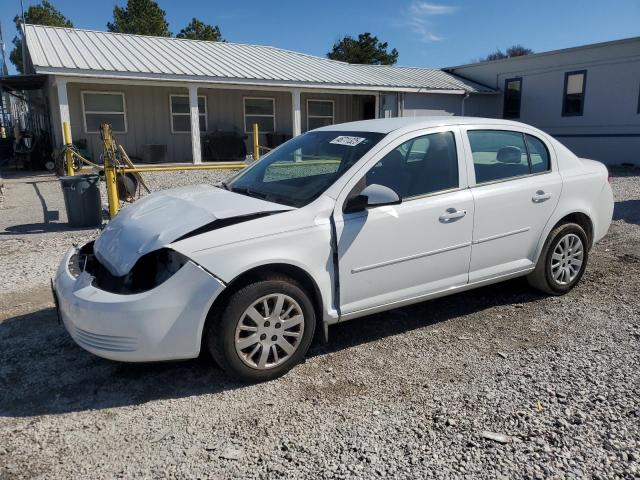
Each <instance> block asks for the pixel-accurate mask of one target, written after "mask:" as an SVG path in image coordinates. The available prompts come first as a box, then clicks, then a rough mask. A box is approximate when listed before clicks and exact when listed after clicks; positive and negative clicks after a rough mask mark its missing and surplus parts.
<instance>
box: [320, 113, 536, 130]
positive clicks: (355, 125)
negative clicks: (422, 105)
mask: <svg viewBox="0 0 640 480" xmlns="http://www.w3.org/2000/svg"><path fill="white" fill-rule="evenodd" d="M448 125H504V126H511V127H524V126H527V125H525V124H523V123H520V122H514V121H511V120H502V119H500V118H481V117H458V116H451V115H449V116H444V115H443V116H425V117H396V118H376V119H374V120H360V121H357V122H347V123H338V124H335V125H328V126H326V127H321V128H318V129H317V130H316V131H342V132H378V133H391V132H393V131H396V130H417V129H420V128H431V127H442V126H448Z"/></svg>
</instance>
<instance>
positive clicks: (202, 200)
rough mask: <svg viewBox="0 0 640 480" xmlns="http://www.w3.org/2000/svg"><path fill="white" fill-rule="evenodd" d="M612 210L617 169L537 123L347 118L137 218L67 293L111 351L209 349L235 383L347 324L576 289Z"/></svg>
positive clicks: (61, 291)
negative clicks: (489, 289) (449, 301)
mask: <svg viewBox="0 0 640 480" xmlns="http://www.w3.org/2000/svg"><path fill="white" fill-rule="evenodd" d="M612 213H613V196H612V193H611V188H610V185H609V182H608V174H607V169H606V168H605V167H604V166H603V165H602V164H600V163H598V162H595V161H591V160H585V159H581V158H578V157H576V156H575V155H574V154H573V153H571V152H570V151H569V150H568V149H567V148H566V147H564V146H563V145H562V144H561V143H559V142H557V141H556V140H554V139H553V138H552V137H550V136H549V135H547V134H545V133H544V132H542V131H540V130H537V129H535V128H533V127H530V126H528V125H524V124H521V123H517V122H511V121H504V120H496V119H482V118H464V117H423V118H392V119H379V120H369V121H362V122H354V123H346V124H342V125H332V126H328V127H324V128H320V129H317V130H313V131H311V132H308V133H306V134H304V135H301V136H299V137H296V138H294V139H292V140H290V141H288V142H287V143H285V144H283V145H281V146H280V147H278V148H277V149H276V150H274V151H272V152H271V153H270V154H269V155H267V156H265V157H264V158H263V159H261V160H260V161H258V162H256V163H254V164H252V165H251V166H250V167H248V168H246V169H245V170H243V171H241V172H240V173H239V174H237V175H236V176H235V177H234V178H233V179H231V180H230V181H229V182H228V183H223V184H222V185H220V186H218V187H216V186H210V185H197V186H191V187H184V188H177V189H174V190H167V191H163V192H158V193H154V194H152V195H149V196H148V197H145V198H143V199H142V200H140V201H138V202H136V203H134V204H133V205H131V206H129V207H127V208H125V209H124V210H122V211H121V213H119V214H118V216H117V217H116V218H115V219H114V220H112V221H111V222H110V223H109V224H108V225H107V226H106V228H105V229H104V230H103V231H102V232H101V234H100V235H99V236H98V237H97V239H96V240H95V241H94V242H91V243H89V244H87V245H84V246H83V247H81V248H79V249H77V248H72V249H71V250H69V251H68V252H67V253H66V255H65V256H64V258H63V260H62V263H61V264H60V267H59V269H58V272H57V274H56V277H55V280H54V292H55V296H56V297H57V301H58V309H59V313H60V317H61V318H62V320H63V322H64V325H65V327H66V328H67V330H68V331H69V333H70V334H71V336H72V337H73V339H74V340H75V341H76V342H77V343H78V344H79V345H80V346H81V347H83V348H85V349H86V350H88V351H90V352H92V353H94V354H96V355H100V356H102V357H106V358H110V359H114V360H122V361H132V362H139V361H156V360H173V359H185V358H193V357H197V356H198V355H199V354H200V352H201V350H208V351H209V352H210V353H211V354H212V356H213V358H214V359H215V360H216V362H217V363H218V364H219V365H220V366H221V367H222V368H223V369H224V370H225V371H227V372H228V373H229V374H230V375H232V376H234V377H236V378H240V379H243V380H247V381H261V380H267V379H271V378H275V377H277V376H279V375H282V374H284V373H285V372H286V371H288V370H289V369H291V368H292V367H293V366H295V365H296V364H297V363H299V362H300V361H301V360H302V359H303V358H304V356H305V354H306V353H307V349H308V348H309V345H310V343H311V341H312V338H313V336H314V332H315V331H316V329H317V330H319V331H320V332H321V333H323V334H324V337H325V339H327V338H328V326H329V325H331V324H335V323H338V322H342V321H345V320H351V319H353V318H357V317H362V316H365V315H369V314H371V313H374V312H380V311H384V310H388V309H391V308H397V307H399V306H403V305H408V304H411V303H415V302H421V301H424V300H428V299H431V298H435V297H439V296H443V295H450V294H454V293H457V292H461V291H464V290H469V289H472V288H476V287H480V286H482V285H487V284H490V283H494V282H500V281H503V280H507V279H510V278H514V277H519V276H527V278H528V280H529V282H530V283H531V285H533V286H534V287H535V288H537V289H539V290H542V291H544V292H546V293H548V294H551V295H562V294H564V293H567V292H568V291H569V290H571V289H572V288H573V287H574V286H575V285H576V284H577V283H578V282H579V281H580V278H581V277H582V275H583V273H584V271H585V268H586V265H587V260H588V257H589V250H590V249H591V247H592V246H593V244H594V243H595V242H596V241H598V240H599V239H601V238H602V237H603V236H604V235H605V234H606V232H607V229H608V228H609V224H610V222H611V217H612ZM362 325H363V328H366V324H364V323H363V324H362Z"/></svg>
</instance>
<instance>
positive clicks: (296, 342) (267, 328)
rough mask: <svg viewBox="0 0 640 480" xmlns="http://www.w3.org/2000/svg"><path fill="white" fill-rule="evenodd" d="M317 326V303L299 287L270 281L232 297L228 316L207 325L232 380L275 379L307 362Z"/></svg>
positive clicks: (219, 359) (226, 310) (210, 345)
mask: <svg viewBox="0 0 640 480" xmlns="http://www.w3.org/2000/svg"><path fill="white" fill-rule="evenodd" d="M315 322H316V320H315V312H314V309H313V304H312V303H311V300H310V299H309V297H308V295H307V293H306V292H305V291H304V290H303V289H302V287H301V286H300V285H299V284H297V283H296V282H295V281H294V280H292V279H289V278H272V279H266V280H262V281H258V282H256V283H252V284H250V285H247V286H246V287H244V288H242V289H240V290H238V291H237V292H235V293H234V294H232V295H231V297H230V298H229V301H228V302H227V304H226V306H225V307H224V311H223V312H222V315H220V316H219V317H218V318H217V319H211V321H210V322H208V324H207V346H208V348H209V351H210V352H211V355H212V356H213V358H214V360H215V361H216V362H217V363H218V365H220V366H221V367H222V368H223V370H225V371H226V372H227V374H229V375H230V376H232V377H234V378H237V379H239V380H242V381H247V382H260V381H265V380H271V379H273V378H277V377H279V376H281V375H284V374H285V373H286V372H288V371H289V370H290V369H291V368H293V367H294V366H295V365H297V364H298V363H300V362H301V361H302V360H303V359H304V357H305V355H306V353H307V350H308V349H309V345H310V344H311V341H312V339H313V335H314V330H315Z"/></svg>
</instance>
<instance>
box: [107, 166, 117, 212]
mask: <svg viewBox="0 0 640 480" xmlns="http://www.w3.org/2000/svg"><path fill="white" fill-rule="evenodd" d="M104 181H105V183H106V187H107V201H108V202H109V218H113V217H115V216H116V215H117V214H118V207H119V204H118V187H117V185H116V169H115V167H113V166H111V165H109V166H108V167H105V168H104Z"/></svg>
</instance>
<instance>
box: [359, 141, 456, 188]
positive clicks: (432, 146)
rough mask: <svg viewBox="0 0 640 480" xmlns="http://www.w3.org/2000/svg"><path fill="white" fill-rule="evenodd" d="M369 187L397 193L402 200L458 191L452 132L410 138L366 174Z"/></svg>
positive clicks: (454, 145) (454, 144)
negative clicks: (456, 189) (380, 186)
mask: <svg viewBox="0 0 640 480" xmlns="http://www.w3.org/2000/svg"><path fill="white" fill-rule="evenodd" d="M365 180H366V185H372V184H374V183H375V184H378V185H383V186H385V187H389V188H391V189H392V190H394V191H395V192H396V193H397V194H398V196H399V197H400V198H402V199H407V198H411V197H417V196H421V195H428V194H431V193H435V192H440V191H443V190H450V189H452V188H458V186H459V184H458V155H457V152H456V143H455V139H454V136H453V132H441V133H432V134H430V135H424V136H421V137H417V138H414V139H411V140H409V141H407V142H405V143H403V144H402V145H400V146H399V147H397V148H395V149H394V150H392V151H391V152H389V153H388V154H386V155H385V156H384V157H383V158H382V160H380V161H379V162H378V163H377V164H376V165H375V166H374V167H373V168H372V169H371V170H369V172H368V173H367V175H366V178H365Z"/></svg>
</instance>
